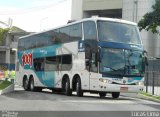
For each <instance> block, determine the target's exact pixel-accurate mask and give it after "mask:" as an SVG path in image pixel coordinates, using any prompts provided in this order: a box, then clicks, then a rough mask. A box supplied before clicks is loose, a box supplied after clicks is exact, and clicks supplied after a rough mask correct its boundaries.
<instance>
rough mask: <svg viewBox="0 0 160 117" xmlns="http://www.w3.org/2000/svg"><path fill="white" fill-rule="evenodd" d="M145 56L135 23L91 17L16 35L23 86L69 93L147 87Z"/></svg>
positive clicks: (115, 94)
mask: <svg viewBox="0 0 160 117" xmlns="http://www.w3.org/2000/svg"><path fill="white" fill-rule="evenodd" d="M144 67H145V56H144V50H143V45H142V42H141V39H140V35H139V30H138V28H137V25H136V24H135V23H133V22H129V21H124V20H120V19H111V18H99V17H96V18H95V17H94V18H87V19H83V20H81V21H76V22H73V23H69V24H67V25H65V26H62V27H59V28H55V29H52V30H48V31H44V32H40V33H36V34H31V35H28V36H24V37H21V38H20V39H19V41H18V66H17V81H18V83H19V84H20V85H22V86H23V87H24V89H25V90H30V91H36V90H37V91H38V90H42V89H43V88H48V89H52V90H53V91H62V92H64V93H65V94H66V95H68V96H70V95H72V92H73V91H75V92H76V94H77V96H83V93H84V92H92V93H98V94H99V95H100V97H104V96H106V94H107V93H111V94H112V97H113V98H118V97H119V95H120V92H139V91H142V90H143V81H144V69H145V68H144Z"/></svg>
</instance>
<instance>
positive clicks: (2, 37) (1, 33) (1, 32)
mask: <svg viewBox="0 0 160 117" xmlns="http://www.w3.org/2000/svg"><path fill="white" fill-rule="evenodd" d="M8 31H9V29H3V28H0V45H2V43H3V42H4V40H5V38H6V35H7V33H8Z"/></svg>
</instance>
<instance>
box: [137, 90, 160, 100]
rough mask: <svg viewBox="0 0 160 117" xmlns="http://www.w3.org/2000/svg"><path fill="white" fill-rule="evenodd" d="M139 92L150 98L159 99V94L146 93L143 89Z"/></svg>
mask: <svg viewBox="0 0 160 117" xmlns="http://www.w3.org/2000/svg"><path fill="white" fill-rule="evenodd" d="M140 94H142V95H144V96H147V97H150V98H153V99H157V100H160V96H155V95H151V94H149V93H146V92H144V91H142V92H140Z"/></svg>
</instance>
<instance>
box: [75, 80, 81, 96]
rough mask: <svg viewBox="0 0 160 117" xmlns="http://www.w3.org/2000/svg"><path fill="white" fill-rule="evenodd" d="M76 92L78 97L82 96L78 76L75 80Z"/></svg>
mask: <svg viewBox="0 0 160 117" xmlns="http://www.w3.org/2000/svg"><path fill="white" fill-rule="evenodd" d="M76 92H77V96H78V97H82V96H83V91H82V88H81V80H80V78H78V79H77V82H76Z"/></svg>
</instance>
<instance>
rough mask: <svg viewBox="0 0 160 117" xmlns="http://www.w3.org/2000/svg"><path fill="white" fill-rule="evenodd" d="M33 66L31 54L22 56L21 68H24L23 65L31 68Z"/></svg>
mask: <svg viewBox="0 0 160 117" xmlns="http://www.w3.org/2000/svg"><path fill="white" fill-rule="evenodd" d="M32 64H33V54H32V53H28V54H25V53H24V54H23V56H22V66H23V67H24V66H25V65H30V67H32Z"/></svg>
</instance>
